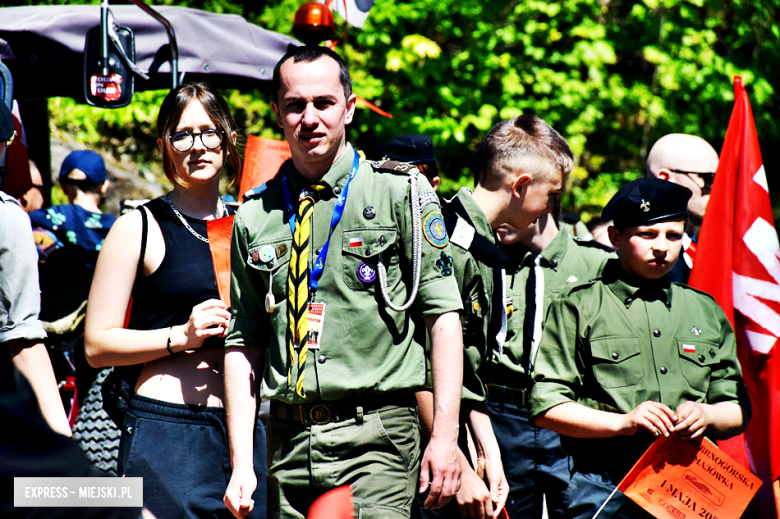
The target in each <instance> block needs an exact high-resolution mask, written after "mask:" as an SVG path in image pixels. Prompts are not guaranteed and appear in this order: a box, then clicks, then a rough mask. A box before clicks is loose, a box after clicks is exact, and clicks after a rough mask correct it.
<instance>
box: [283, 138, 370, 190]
mask: <svg viewBox="0 0 780 519" xmlns="http://www.w3.org/2000/svg"><path fill="white" fill-rule="evenodd" d="M354 158H355V152H354V148H353V147H352V145H351V144H350V143H346V147H345V149H344V153H342V155H341V157H339V159H338V160H337V161H336V162H335V163H334V164H333V165H332V166H331V167H330V169H329V170H328V172H327V173H325V175H324V176H323V177H322V178H321V179H320V182H323V183H324V184H325V185H326V186H327V189H326V190H325V192H326V193H330V194H333V195H335V196H338V194H339V193H341V190H342V189H344V186H345V185H346V184H347V180H348V179H349V173H350V172H351V171H352V162H353V160H354ZM288 177H289V180H290V191H291V192H290V194H291V195H292V196H293V199H296V198H297V197H298V195H299V194H300V192H301V189H302V188H303V187H305V186H309V185H311V184H312V183H311V182H309V181H308V180H307V179H305V178H303V175H301V174H300V173H299V172H298V170H297V169H295V164H293V162H292V161H290V171H289V173H288ZM336 188H338V193H336V191H335V190H336ZM322 194H324V193H320V195H322Z"/></svg>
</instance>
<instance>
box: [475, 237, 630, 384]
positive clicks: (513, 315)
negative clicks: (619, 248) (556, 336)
mask: <svg viewBox="0 0 780 519" xmlns="http://www.w3.org/2000/svg"><path fill="white" fill-rule="evenodd" d="M504 250H505V251H506V252H507V254H508V255H509V256H510V257H511V258H512V260H513V261H514V262H515V263H516V264H517V266H518V267H517V270H516V271H515V272H511V273H510V272H507V274H506V278H505V281H504V283H505V290H506V297H507V299H511V305H512V311H511V312H509V314H508V316H507V330H506V341H505V342H504V352H503V354H502V355H501V356H500V357H499V356H497V355H495V354H494V355H493V357H492V362H491V363H490V366H489V369H490V382H491V383H493V384H497V385H501V386H507V387H512V388H524V387H530V386H531V374H530V373H528V367H529V366H530V365H531V359H530V358H529V357H530V354H531V352H530V347H531V341H530V338H531V337H533V329H530V330H524V328H525V324H526V319H528V318H529V317H530V318H531V319H533V316H527V315H526V314H527V311H529V310H530V311H533V308H530V309H528V308H527V303H528V301H529V299H528V298H529V297H533V294H534V291H533V288H532V287H531V288H530V289H529V287H528V280H529V277H530V274H531V273H532V272H533V269H534V258H535V254H533V253H532V252H531V251H529V250H528V249H527V248H526V247H524V246H523V245H521V244H518V245H512V246H508V247H505V248H504ZM540 254H541V256H542V259H541V261H540V264H539V265H540V266H541V268H542V271H543V272H544V308H542V316H545V315H547V309H548V308H549V307H550V303H551V302H552V300H553V299H556V298H558V297H559V296H560V294H561V292H562V291H563V290H564V289H565V288H566V287H568V286H570V285H572V284H576V283H584V282H586V281H590V280H592V279H593V278H596V277H598V276H599V275H600V274H601V270H602V269H603V268H604V264H605V263H606V261H607V260H608V259H609V258H614V257H615V254H614V253H610V252H607V251H606V250H605V248H604V247H603V246H600V245H598V244H596V243H595V242H592V241H580V240H576V239H574V238H572V237H571V235H570V234H569V233H568V232H567V231H566V229H565V228H562V229H561V231H560V232H559V233H558V235H557V236H556V237H555V238H554V239H553V240H552V241H551V242H550V243H549V244H548V245H547V247H545V248H544V250H543V251H542V252H541V253H540ZM529 290H530V291H529ZM526 332H527V333H528V337H525V335H524V334H525V333H526ZM527 350H529V351H527Z"/></svg>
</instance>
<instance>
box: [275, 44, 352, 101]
mask: <svg viewBox="0 0 780 519" xmlns="http://www.w3.org/2000/svg"><path fill="white" fill-rule="evenodd" d="M323 56H328V57H329V58H331V59H333V60H334V61H335V62H336V63H338V65H339V81H340V82H341V86H343V87H344V101H347V100H348V99H349V96H351V95H352V79H350V77H349V67H348V66H347V63H346V62H345V61H344V60H343V59H342V58H341V56H339V55H338V54H336V53H335V52H333V51H332V50H330V49H329V48H327V47H320V46H319V45H306V46H304V47H295V48H294V49H292V50H289V51H287V54H285V55H284V56H282V59H280V60H279V63H277V64H276V66H275V67H274V77H273V89H274V96H275V97H276V102H277V103H278V102H279V89H280V88H282V79H281V77H280V76H279V71H280V70H281V69H282V65H284V62H285V61H287V60H288V59H290V58H293V63H300V62H303V63H310V62H312V61H317V60H318V59H320V58H321V57H323Z"/></svg>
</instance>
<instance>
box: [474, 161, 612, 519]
mask: <svg viewBox="0 0 780 519" xmlns="http://www.w3.org/2000/svg"><path fill="white" fill-rule="evenodd" d="M570 164H571V165H570V166H569V168H573V163H570ZM557 209H559V208H557ZM557 209H556V211H554V212H553V213H552V214H546V215H543V216H542V217H541V218H539V220H538V221H537V222H536V224H534V225H533V226H531V227H530V228H528V229H526V230H523V231H518V230H516V229H513V228H509V227H506V226H501V227H499V228H498V230H497V234H498V237H499V239H500V240H501V244H502V249H503V250H504V251H505V252H506V253H507V255H508V256H509V257H510V258H511V259H512V261H513V262H514V263H515V265H516V268H515V269H513V270H511V271H507V273H506V278H505V292H506V311H507V333H506V342H505V343H504V353H503V355H501V356H500V357H499V356H494V357H493V359H492V362H491V363H490V364H489V366H488V370H489V372H490V384H488V386H487V392H488V401H487V410H488V414H489V415H490V421H491V422H492V424H493V430H494V431H495V433H496V438H497V439H498V445H499V447H500V448H501V459H502V460H503V461H504V468H505V470H506V473H507V479H508V480H509V499H508V500H507V504H506V508H507V512H509V516H510V517H528V518H538V519H541V517H542V513H543V508H544V507H543V503H544V502H546V505H547V516H548V517H550V518H562V517H563V495H564V492H565V491H566V487H567V486H568V484H569V479H570V474H569V466H568V461H569V460H568V456H566V455H565V454H564V453H563V451H562V450H561V442H560V438H559V436H558V434H557V433H555V432H552V431H549V430H547V429H540V428H538V427H535V426H534V425H533V424H532V423H531V422H530V420H529V417H528V410H527V408H526V404H527V402H528V396H529V395H530V393H531V386H532V385H533V380H532V370H533V364H534V363H533V359H534V356H535V353H536V350H537V348H538V346H539V340H540V339H541V334H542V327H543V325H544V316H545V314H546V313H547V309H548V308H549V306H550V302H551V301H552V300H553V299H554V298H556V297H558V296H559V295H560V293H561V292H562V291H563V290H564V289H565V288H566V287H568V286H570V285H573V284H576V283H582V282H585V281H588V280H591V279H593V278H595V277H597V276H598V275H599V274H600V272H601V269H602V268H603V266H604V264H605V263H606V261H607V260H608V259H609V258H614V257H615V255H614V254H612V253H609V252H607V247H604V246H602V245H601V244H598V243H596V242H593V241H590V240H588V241H583V240H577V239H575V238H573V237H572V236H571V235H570V234H569V233H568V231H567V230H566V229H565V227H564V228H562V229H561V230H558V227H557V226H556V222H555V221H554V218H553V214H555V213H556V212H557Z"/></svg>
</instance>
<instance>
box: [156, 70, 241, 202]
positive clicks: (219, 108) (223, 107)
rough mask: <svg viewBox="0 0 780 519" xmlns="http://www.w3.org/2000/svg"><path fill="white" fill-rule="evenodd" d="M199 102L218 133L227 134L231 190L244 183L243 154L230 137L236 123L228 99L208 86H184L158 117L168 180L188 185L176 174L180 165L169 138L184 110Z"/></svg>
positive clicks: (174, 92) (165, 101)
mask: <svg viewBox="0 0 780 519" xmlns="http://www.w3.org/2000/svg"><path fill="white" fill-rule="evenodd" d="M195 100H197V101H199V102H200V104H201V105H202V106H203V108H204V109H205V110H206V113H207V114H208V116H209V118H210V119H211V122H213V123H214V126H215V127H216V129H218V130H223V131H224V132H225V138H224V140H223V141H222V146H223V147H225V149H226V150H227V152H228V156H229V157H230V166H231V167H230V171H228V172H227V174H226V178H227V180H228V181H229V182H230V187H235V186H237V185H238V183H239V182H240V180H241V155H240V154H239V150H238V146H236V144H235V143H234V142H233V139H231V138H230V136H231V134H232V133H233V132H234V131H236V122H235V121H234V120H233V116H232V115H231V114H230V107H229V106H228V104H227V101H225V98H224V97H222V95H221V94H220V93H219V92H217V90H216V89H215V88H214V87H212V86H211V85H209V84H208V83H184V84H182V85H179V86H178V87H177V88H175V89H173V90H171V91H170V92H169V93H168V95H167V96H165V99H163V102H162V105H160V113H159V115H158V116H157V135H158V136H159V138H160V139H162V140H163V143H164V145H163V147H162V149H163V152H162V153H163V170H164V171H165V176H166V177H168V180H170V181H171V182H173V183H174V184H178V185H180V186H185V184H184V182H183V181H182V180H181V179H180V178H179V177H178V175H177V174H176V163H175V161H174V159H173V151H172V150H173V146H172V145H171V142H170V139H169V138H168V137H170V136H171V134H172V133H173V132H174V131H175V130H176V126H177V125H178V124H179V120H180V119H181V116H182V114H183V113H184V110H185V109H186V108H187V106H188V105H189V104H190V103H191V102H192V101H195Z"/></svg>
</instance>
